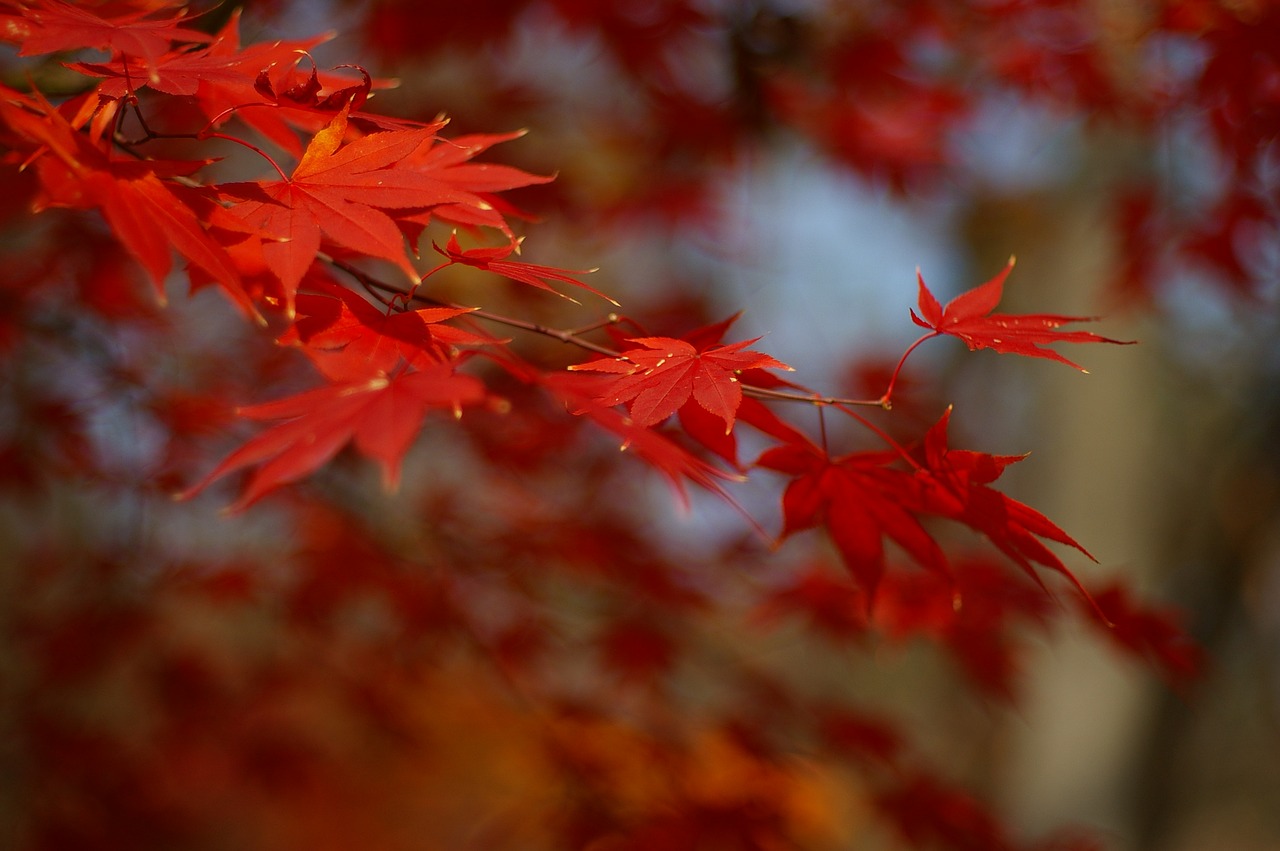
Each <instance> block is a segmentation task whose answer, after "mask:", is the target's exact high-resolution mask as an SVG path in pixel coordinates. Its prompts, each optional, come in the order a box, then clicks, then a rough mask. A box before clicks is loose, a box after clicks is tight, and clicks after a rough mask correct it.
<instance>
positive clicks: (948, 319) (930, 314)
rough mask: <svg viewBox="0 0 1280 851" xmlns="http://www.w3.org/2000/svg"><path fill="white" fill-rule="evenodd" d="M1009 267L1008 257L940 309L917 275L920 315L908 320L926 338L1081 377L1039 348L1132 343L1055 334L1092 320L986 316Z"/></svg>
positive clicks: (1081, 334) (1060, 358)
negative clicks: (951, 340)
mask: <svg viewBox="0 0 1280 851" xmlns="http://www.w3.org/2000/svg"><path fill="white" fill-rule="evenodd" d="M1013 264H1014V260H1013V258H1009V263H1008V264H1007V265H1006V266H1005V267H1004V269H1002V270H1001V271H1000V272H999V273H998V274H996V276H995V277H994V278H992V279H991V280H989V281H987V282H986V283H984V284H980V285H979V286H977V287H974V288H973V289H971V290H969V291H967V292H964V293H961V294H960V295H958V296H956V297H955V298H953V299H952V300H951V301H949V302H947V306H946V308H943V307H942V305H941V304H939V303H938V299H937V298H935V297H934V295H933V293H931V292H929V288H928V287H927V286H925V283H924V276H923V275H921V274H920V272H919V271H917V272H916V280H917V282H918V283H919V287H920V296H919V306H920V313H919V315H917V314H916V312H915V311H914V310H913V311H911V321H913V322H915V323H916V324H917V325H919V326H920V327H921V328H928V329H929V330H931V331H933V334H932V335H930V336H938V335H940V334H950V335H951V336H953V337H959V338H960V339H961V340H964V341H965V343H966V344H967V345H968V346H969V349H970V351H973V350H976V349H994V350H995V351H997V352H1003V353H1006V354H1015V355H1026V356H1027V357H1036V358H1048V359H1049V360H1055V361H1058V362H1059V363H1065V364H1066V365H1067V366H1073V367H1075V368H1076V369H1078V370H1080V371H1081V372H1088V370H1086V369H1085V368H1084V367H1082V366H1080V365H1079V364H1076V363H1072V362H1071V361H1069V360H1067V359H1066V358H1064V357H1063V356H1062V355H1060V354H1058V353H1057V352H1055V351H1053V350H1052V349H1046V348H1042V346H1043V345H1044V344H1049V343H1115V344H1117V345H1122V346H1126V345H1130V344H1132V343H1133V341H1132V340H1112V339H1110V338H1109V337H1102V336H1099V335H1097V334H1093V333H1091V332H1088V331H1058V330H1056V329H1058V328H1060V327H1062V326H1063V325H1066V324H1067V323H1070V322H1091V321H1093V320H1094V319H1096V318H1097V317H1092V316H1056V315H1053V314H1047V313H1025V314H1005V313H992V312H991V311H993V310H995V308H996V305H997V304H999V303H1000V296H1001V295H1002V294H1003V292H1004V280H1005V278H1007V277H1008V276H1009V272H1010V271H1012V269H1013Z"/></svg>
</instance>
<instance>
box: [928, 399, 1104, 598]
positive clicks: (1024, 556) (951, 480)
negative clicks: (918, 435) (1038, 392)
mask: <svg viewBox="0 0 1280 851" xmlns="http://www.w3.org/2000/svg"><path fill="white" fill-rule="evenodd" d="M950 417H951V410H950V409H948V410H947V411H946V413H944V414H943V415H942V418H941V419H939V420H938V422H937V423H936V424H935V425H934V426H933V427H932V428H931V429H930V430H929V433H928V434H927V435H925V439H924V456H925V463H926V467H927V471H928V474H929V475H928V477H927V479H926V481H927V482H928V487H927V488H926V489H925V491H924V496H925V497H926V502H925V503H924V505H923V507H924V508H925V509H926V510H928V511H930V512H931V513H934V514H938V515H941V516H943V517H948V518H950V519H952V520H956V521H958V522H960V523H963V524H964V525H966V526H968V527H970V528H971V529H974V530H975V531H977V532H981V533H982V534H983V535H985V536H986V537H987V539H988V540H990V541H991V543H993V544H995V546H996V548H997V549H999V550H1000V552H1002V553H1004V554H1005V555H1006V556H1008V557H1009V558H1010V559H1012V560H1013V562H1014V563H1015V564H1017V565H1018V566H1019V567H1021V568H1022V569H1023V570H1024V571H1026V572H1027V574H1028V575H1029V576H1030V577H1031V578H1032V579H1034V580H1035V581H1036V582H1038V583H1040V584H1041V585H1043V582H1042V580H1041V579H1040V576H1039V574H1038V573H1037V572H1036V570H1035V567H1034V565H1036V564H1039V565H1041V566H1043V567H1047V568H1050V569H1051V570H1054V571H1057V572H1058V573H1061V574H1062V575H1063V576H1065V577H1066V578H1067V579H1068V580H1070V581H1071V583H1072V584H1073V585H1075V586H1076V588H1077V589H1078V590H1079V591H1080V593H1081V594H1082V595H1083V596H1084V597H1085V599H1086V600H1089V599H1091V598H1090V597H1089V593H1088V592H1087V591H1085V589H1084V587H1083V586H1082V585H1081V584H1080V581H1079V580H1078V579H1076V577H1075V575H1074V574H1073V573H1072V572H1071V571H1070V570H1068V569H1067V567H1066V565H1065V564H1063V563H1062V560H1061V559H1060V558H1058V556H1057V555H1055V554H1054V552H1053V551H1052V550H1050V549H1049V548H1048V547H1047V546H1045V544H1044V543H1043V541H1053V542H1055V543H1058V544H1064V545H1066V546H1068V547H1072V548H1074V549H1076V550H1078V551H1079V552H1080V553H1082V554H1083V555H1085V556H1087V557H1088V558H1089V559H1090V560H1094V558H1093V556H1092V555H1091V554H1090V553H1089V551H1088V550H1086V549H1085V548H1084V547H1082V546H1080V544H1079V543H1077V542H1076V540H1075V539H1074V538H1072V537H1071V536H1070V535H1068V534H1067V533H1066V532H1064V531H1062V529H1060V528H1058V526H1057V525H1055V524H1054V523H1053V522H1052V521H1050V520H1049V518H1047V517H1045V516H1044V515H1043V514H1041V513H1040V512H1038V511H1036V510H1035V509H1033V508H1031V507H1030V506H1028V505H1026V504H1024V503H1021V502H1018V501H1017V500H1016V499H1013V498H1011V497H1009V496H1006V495H1005V494H1003V493H1001V492H999V491H997V490H995V489H994V488H991V487H988V485H989V484H990V483H991V482H993V481H995V480H996V479H998V478H999V477H1000V475H1001V474H1002V473H1003V472H1004V470H1005V468H1006V467H1008V466H1009V465H1010V464H1013V463H1016V462H1017V461H1021V460H1022V459H1023V458H1024V457H1026V456H1009V455H987V454H985V453H982V452H971V451H968V450H962V449H951V448H950V447H949V446H948V445H947V443H948V439H947V425H948V422H949V421H950Z"/></svg>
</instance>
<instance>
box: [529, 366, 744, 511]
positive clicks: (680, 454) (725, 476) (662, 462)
mask: <svg viewBox="0 0 1280 851" xmlns="http://www.w3.org/2000/svg"><path fill="white" fill-rule="evenodd" d="M595 378H597V377H596V376H586V375H577V374H570V373H567V372H559V373H551V374H548V375H545V376H539V377H538V379H537V380H539V381H540V382H541V383H542V384H543V385H544V386H546V387H547V388H548V389H549V390H550V391H551V392H552V393H554V394H555V395H556V396H557V397H558V398H559V399H560V401H561V402H562V403H563V404H564V405H565V407H566V408H568V409H569V410H570V411H572V412H573V413H574V414H576V415H580V416H586V417H588V418H590V419H591V420H592V421H593V422H595V423H596V424H597V425H599V426H601V427H602V428H604V429H606V430H608V431H611V432H613V433H614V434H616V435H618V436H619V437H621V438H622V445H621V446H620V447H619V448H620V449H621V450H623V451H625V452H628V453H630V454H633V455H635V456H636V457H638V458H640V459H641V460H643V461H645V462H646V463H648V464H649V465H650V466H651V467H653V468H654V469H656V470H658V471H659V472H660V473H662V474H663V475H664V476H665V477H666V478H667V480H668V481H669V482H671V485H672V487H674V488H675V490H676V495H677V496H678V497H679V498H680V501H681V503H682V504H684V505H686V506H687V505H688V494H687V493H686V491H685V487H684V483H685V480H686V479H687V480H688V481H691V482H693V483H694V484H697V485H699V486H701V487H703V488H705V489H707V490H709V491H711V492H712V493H714V494H716V495H717V496H719V497H721V498H722V499H724V500H725V501H727V502H729V503H730V504H735V503H734V502H733V499H732V498H731V497H730V496H729V494H728V493H727V492H726V491H725V489H724V487H723V486H722V485H721V484H720V483H721V482H722V481H743V477H741V476H737V475H733V474H730V473H726V472H724V471H723V470H720V469H717V468H716V467H713V466H712V465H710V464H708V463H707V462H706V461H703V460H702V459H701V458H698V457H697V456H696V455H694V454H693V453H691V452H690V451H689V450H687V449H685V448H684V447H683V446H681V445H680V444H678V443H676V442H675V441H674V440H672V439H671V438H670V437H668V436H667V435H665V434H663V433H661V432H659V431H656V430H654V429H652V428H646V427H642V426H639V425H636V423H634V422H633V421H632V420H630V419H628V418H627V417H624V416H623V415H622V414H621V413H620V412H619V411H617V410H615V409H614V408H612V407H606V406H605V405H602V404H600V403H599V402H597V401H596V399H595V397H596V396H597V395H599V391H598V389H597V385H598V384H599V382H598V381H593V380H592V379H595Z"/></svg>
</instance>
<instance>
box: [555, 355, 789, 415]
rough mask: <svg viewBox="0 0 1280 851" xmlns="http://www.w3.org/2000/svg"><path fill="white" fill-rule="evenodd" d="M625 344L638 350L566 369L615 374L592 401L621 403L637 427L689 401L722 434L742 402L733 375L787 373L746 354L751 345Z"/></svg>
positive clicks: (766, 359) (775, 362)
mask: <svg viewBox="0 0 1280 851" xmlns="http://www.w3.org/2000/svg"><path fill="white" fill-rule="evenodd" d="M757 339H758V338H757ZM630 342H632V343H639V345H638V346H637V347H635V348H631V349H627V350H626V351H624V352H622V353H621V354H619V355H618V356H617V357H616V358H604V359H601V360H594V361H588V362H587V363H581V364H574V365H573V366H570V367H569V369H574V370H589V371H592V372H605V373H611V374H614V375H617V376H618V378H616V379H614V380H613V381H611V382H610V383H609V384H608V385H606V387H605V389H604V390H603V391H602V392H601V394H600V396H599V397H598V401H599V402H600V403H601V404H604V405H608V406H610V407H612V406H613V405H622V404H625V405H626V406H627V409H628V411H629V412H630V414H631V419H632V421H633V422H635V423H636V424H637V425H641V426H652V425H657V424H658V423H661V422H662V421H663V420H665V419H666V418H667V417H669V416H671V415H672V414H674V413H675V412H676V411H677V410H680V409H681V408H682V407H683V406H684V405H685V404H686V403H687V402H688V401H689V400H690V399H693V400H694V401H696V402H697V403H698V404H699V405H700V406H702V408H703V409H704V410H706V411H707V412H708V413H711V414H714V415H715V416H716V417H719V418H720V420H722V421H723V422H724V431H725V434H728V433H729V432H730V431H732V430H733V423H734V418H735V416H736V414H737V411H738V406H739V405H740V404H741V403H742V384H741V382H740V381H739V378H738V376H739V375H740V374H741V373H742V372H743V371H744V370H749V369H784V370H790V369H791V367H789V366H787V365H786V364H784V363H782V362H781V361H779V360H776V359H775V358H773V357H771V356H770V355H767V354H764V353H763V352H756V351H752V350H750V349H748V348H747V346H750V345H751V344H752V343H754V342H756V341H755V340H744V341H741V342H737V343H731V344H729V345H727V346H719V345H712V346H707V347H705V348H703V349H698V348H695V347H694V345H693V344H692V343H689V342H687V341H685V340H677V339H675V338H673V337H633V338H631V340H630Z"/></svg>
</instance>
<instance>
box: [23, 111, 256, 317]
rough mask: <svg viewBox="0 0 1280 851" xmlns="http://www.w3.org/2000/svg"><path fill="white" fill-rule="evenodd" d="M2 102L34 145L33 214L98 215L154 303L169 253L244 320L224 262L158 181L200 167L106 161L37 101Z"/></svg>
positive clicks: (232, 271)
mask: <svg viewBox="0 0 1280 851" xmlns="http://www.w3.org/2000/svg"><path fill="white" fill-rule="evenodd" d="M3 94H4V95H5V97H4V99H3V100H0V119H3V120H4V122H5V123H6V124H7V126H8V127H9V128H10V129H11V130H13V131H15V132H16V133H17V134H19V135H20V136H21V137H23V138H24V139H26V140H28V141H30V142H31V143H33V144H34V145H35V148H34V150H33V151H32V152H31V153H30V154H29V155H28V159H29V160H34V161H35V170H36V173H37V175H38V176H39V178H40V185H41V190H42V195H41V197H40V198H38V199H37V205H38V206H40V207H69V208H72V209H92V208H97V209H99V210H100V211H101V212H102V215H103V217H104V218H105V219H106V220H107V223H108V224H109V225H110V226H111V229H112V231H113V232H114V234H115V236H116V238H117V239H119V241H120V242H121V243H122V244H123V245H124V247H125V248H126V249H128V251H129V253H130V254H132V255H133V257H134V258H135V259H136V260H137V261H138V262H139V263H140V264H142V267H143V268H144V269H145V270H146V271H147V273H148V275H149V276H150V278H151V281H152V283H153V285H154V286H155V291H156V297H157V298H158V299H159V300H161V301H163V300H164V284H165V279H166V277H167V276H168V274H169V270H170V268H172V258H171V250H176V251H177V252H178V253H179V254H181V255H182V256H183V257H185V258H186V259H187V260H188V261H190V262H191V263H192V264H193V265H194V266H196V267H198V268H200V269H201V270H203V272H205V273H206V274H208V275H209V277H210V278H212V279H213V280H216V281H217V282H218V283H219V284H221V285H222V286H223V288H224V289H225V290H226V292H227V293H228V295H230V296H231V298H232V299H233V300H234V301H235V302H236V303H237V304H239V305H240V306H241V307H243V308H245V309H246V310H247V311H249V312H252V306H251V305H250V304H249V300H248V297H247V296H246V295H245V293H244V291H243V289H242V287H241V280H240V275H239V273H238V272H237V270H236V268H235V266H234V264H233V263H232V260H231V258H230V257H229V256H228V255H227V252H226V251H225V250H224V249H223V248H222V246H220V245H219V244H218V243H217V242H215V241H214V240H213V239H211V238H210V236H209V234H208V232H207V231H206V230H205V227H204V225H203V224H202V222H201V219H200V217H198V216H197V215H196V213H195V212H193V210H192V208H191V207H190V206H188V205H187V204H186V203H184V202H183V200H182V199H181V198H180V197H179V196H178V195H177V194H175V191H174V188H175V187H174V185H173V184H171V183H170V182H169V181H168V180H166V178H169V177H172V176H174V175H186V174H190V173H192V172H194V171H196V170H198V169H199V168H201V167H202V166H203V165H205V163H204V162H196V161H193V162H177V163H174V162H157V161H145V160H144V161H138V160H115V159H112V158H111V157H110V156H109V155H108V154H107V153H105V152H104V151H102V150H99V149H98V148H97V147H95V146H94V144H93V143H92V142H91V141H90V139H89V138H88V137H87V136H86V135H84V134H82V133H77V132H76V130H75V128H73V127H72V126H71V124H70V123H68V121H67V120H66V118H64V117H63V116H62V114H61V113H59V112H58V110H57V109H55V108H54V107H53V106H52V105H50V104H49V103H48V102H46V101H44V100H43V99H40V100H33V99H31V98H27V97H25V96H24V95H21V94H20V93H18V92H13V91H10V90H7V89H5V90H3Z"/></svg>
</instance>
